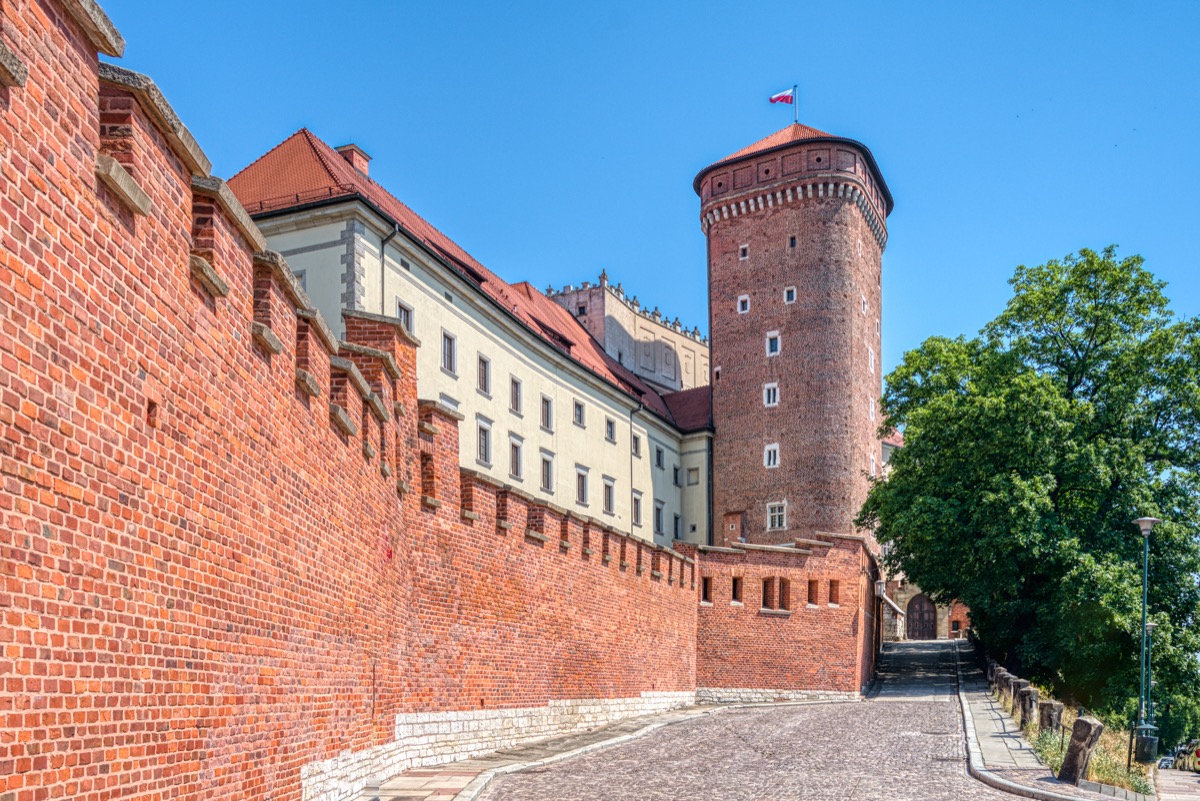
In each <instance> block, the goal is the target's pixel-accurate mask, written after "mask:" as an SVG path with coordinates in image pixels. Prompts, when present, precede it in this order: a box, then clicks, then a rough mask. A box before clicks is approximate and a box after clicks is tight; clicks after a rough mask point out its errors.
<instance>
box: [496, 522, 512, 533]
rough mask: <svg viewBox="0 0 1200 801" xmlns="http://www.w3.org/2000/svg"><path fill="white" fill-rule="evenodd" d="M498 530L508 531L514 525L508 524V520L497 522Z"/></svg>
mask: <svg viewBox="0 0 1200 801" xmlns="http://www.w3.org/2000/svg"><path fill="white" fill-rule="evenodd" d="M496 528H498V529H500V530H501V531H508V530H509V529H510V528H512V523H510V522H508V521H507V520H497V521H496Z"/></svg>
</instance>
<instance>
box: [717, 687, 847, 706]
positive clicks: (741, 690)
mask: <svg viewBox="0 0 1200 801" xmlns="http://www.w3.org/2000/svg"><path fill="white" fill-rule="evenodd" d="M860 698H862V696H861V695H860V694H859V693H847V692H837V691H835V690H771V689H753V688H749V687H697V688H696V703H698V704H774V703H778V702H780V701H857V700H859V699H860Z"/></svg>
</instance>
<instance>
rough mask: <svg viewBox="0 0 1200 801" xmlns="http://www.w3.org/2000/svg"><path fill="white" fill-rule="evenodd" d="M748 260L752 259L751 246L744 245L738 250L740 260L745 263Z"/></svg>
mask: <svg viewBox="0 0 1200 801" xmlns="http://www.w3.org/2000/svg"><path fill="white" fill-rule="evenodd" d="M748 258H750V246H749V245H742V246H741V247H740V248H738V260H739V261H745V260H746V259H748Z"/></svg>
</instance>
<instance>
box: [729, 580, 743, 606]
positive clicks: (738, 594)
mask: <svg viewBox="0 0 1200 801" xmlns="http://www.w3.org/2000/svg"><path fill="white" fill-rule="evenodd" d="M730 584H731V586H730V588H729V601H730V603H735V604H740V603H741V602H742V577H741V576H734V577H733V581H732V582H730Z"/></svg>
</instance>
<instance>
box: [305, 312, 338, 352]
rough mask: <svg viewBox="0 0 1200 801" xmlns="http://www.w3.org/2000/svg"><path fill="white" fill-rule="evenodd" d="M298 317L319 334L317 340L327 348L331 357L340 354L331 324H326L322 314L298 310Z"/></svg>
mask: <svg viewBox="0 0 1200 801" xmlns="http://www.w3.org/2000/svg"><path fill="white" fill-rule="evenodd" d="M296 316H297V317H299V318H300V319H302V320H305V321H307V322H308V324H309V325H311V326H312V328H313V330H314V331H316V332H317V338H318V339H320V340H321V344H322V345H324V346H325V350H326V351H328V352H329V354H330V355H335V354H337V352H338V341H337V338H336V337H335V336H334V335H333V331H331V330H330V329H329V324H328V323H326V322H325V318H324V317H322V316H321V312H319V311H317V310H316V309H296Z"/></svg>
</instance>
